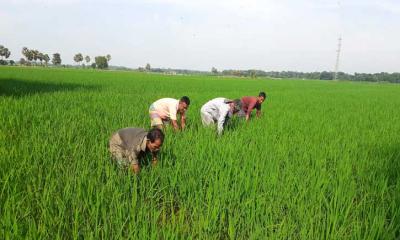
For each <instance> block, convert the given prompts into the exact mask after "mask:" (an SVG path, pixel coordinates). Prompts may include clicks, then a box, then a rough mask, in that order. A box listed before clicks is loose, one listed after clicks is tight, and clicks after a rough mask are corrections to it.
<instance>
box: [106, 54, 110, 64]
mask: <svg viewBox="0 0 400 240" xmlns="http://www.w3.org/2000/svg"><path fill="white" fill-rule="evenodd" d="M106 58H107V62H109V61H111V55H110V54H107V56H106Z"/></svg>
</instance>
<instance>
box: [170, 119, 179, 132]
mask: <svg viewBox="0 0 400 240" xmlns="http://www.w3.org/2000/svg"><path fill="white" fill-rule="evenodd" d="M171 122H172V126H173V127H174V129H175V130H176V131H178V130H179V127H178V122H177V121H176V120H171Z"/></svg>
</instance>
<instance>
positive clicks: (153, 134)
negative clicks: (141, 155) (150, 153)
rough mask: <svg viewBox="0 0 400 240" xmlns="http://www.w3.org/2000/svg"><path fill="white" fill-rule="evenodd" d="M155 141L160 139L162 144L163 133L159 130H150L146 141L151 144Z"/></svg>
mask: <svg viewBox="0 0 400 240" xmlns="http://www.w3.org/2000/svg"><path fill="white" fill-rule="evenodd" d="M157 139H160V141H161V143H163V142H164V133H163V132H162V131H161V129H158V128H152V129H150V131H149V132H148V133H147V140H149V141H150V142H151V143H153V142H154V141H156V140H157Z"/></svg>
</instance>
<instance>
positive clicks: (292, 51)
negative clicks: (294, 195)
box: [0, 0, 400, 73]
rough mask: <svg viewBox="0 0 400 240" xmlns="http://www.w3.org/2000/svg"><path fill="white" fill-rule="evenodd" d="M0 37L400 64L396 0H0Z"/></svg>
mask: <svg viewBox="0 0 400 240" xmlns="http://www.w3.org/2000/svg"><path fill="white" fill-rule="evenodd" d="M0 6H1V7H0V45H4V46H5V47H8V48H9V49H10V50H11V53H12V54H11V58H12V59H15V60H19V59H20V58H21V57H22V54H21V49H22V47H24V46H26V47H28V48H33V49H38V50H39V51H42V52H44V53H48V54H49V55H50V56H51V54H53V53H55V52H59V53H61V58H62V60H63V63H69V64H71V63H73V55H74V54H75V53H78V52H81V53H82V54H83V55H89V56H91V57H92V58H93V56H96V55H106V54H111V56H112V60H111V62H110V63H111V64H112V65H122V66H127V67H133V68H137V67H139V66H144V65H145V64H146V63H150V64H151V66H152V67H163V68H168V67H170V68H185V69H197V70H210V69H211V67H212V66H214V67H216V68H217V69H218V70H223V69H261V70H266V71H270V70H278V71H281V70H295V71H322V70H328V71H329V70H333V69H334V66H335V61H336V50H337V42H338V40H337V39H338V37H339V36H340V35H341V36H342V38H343V41H342V53H341V61H340V66H339V69H340V70H341V71H345V72H350V73H353V72H381V71H386V72H399V71H400V1H399V0H380V1H379V0H347V1H340V2H338V1H328V0H307V1H306V0H296V1H294V0H248V1H244V0H221V1H218V0H193V1H192V0H148V1H145V0H143V1H135V0H131V1H129V0H113V1H111V0H110V1H106V0H0Z"/></svg>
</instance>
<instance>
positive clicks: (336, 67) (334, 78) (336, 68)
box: [333, 37, 342, 80]
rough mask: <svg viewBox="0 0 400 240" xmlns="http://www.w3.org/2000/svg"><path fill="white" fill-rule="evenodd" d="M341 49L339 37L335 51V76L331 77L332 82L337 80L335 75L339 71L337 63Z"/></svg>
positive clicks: (340, 38)
mask: <svg viewBox="0 0 400 240" xmlns="http://www.w3.org/2000/svg"><path fill="white" fill-rule="evenodd" d="M341 48H342V37H339V39H338V49H337V51H336V53H337V55H336V64H335V75H334V77H333V80H337V74H338V70H339V61H340V50H341Z"/></svg>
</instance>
